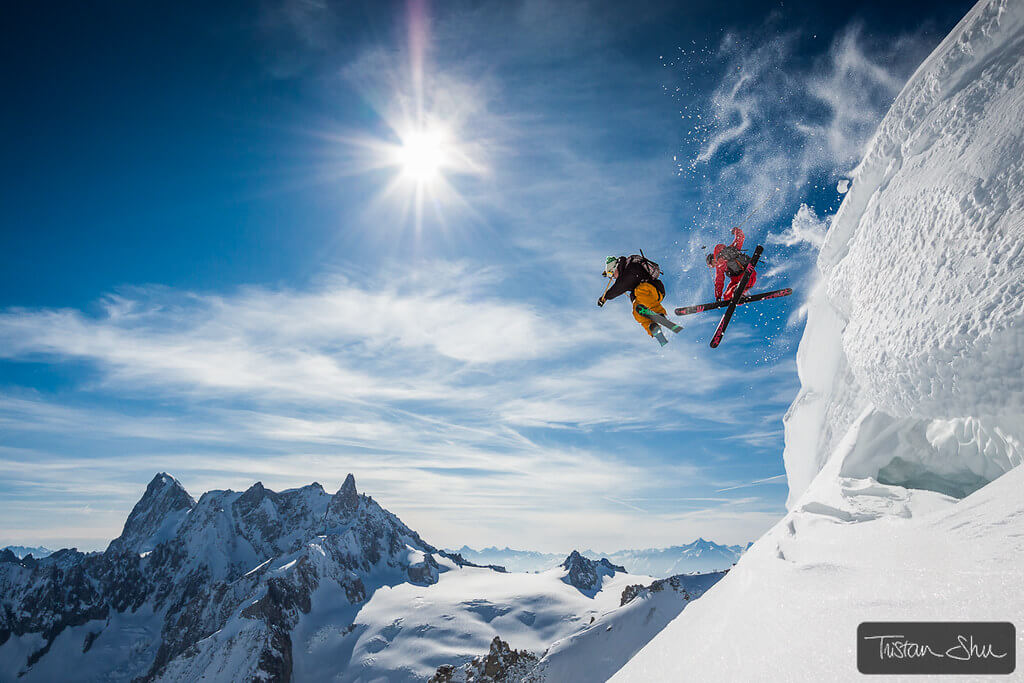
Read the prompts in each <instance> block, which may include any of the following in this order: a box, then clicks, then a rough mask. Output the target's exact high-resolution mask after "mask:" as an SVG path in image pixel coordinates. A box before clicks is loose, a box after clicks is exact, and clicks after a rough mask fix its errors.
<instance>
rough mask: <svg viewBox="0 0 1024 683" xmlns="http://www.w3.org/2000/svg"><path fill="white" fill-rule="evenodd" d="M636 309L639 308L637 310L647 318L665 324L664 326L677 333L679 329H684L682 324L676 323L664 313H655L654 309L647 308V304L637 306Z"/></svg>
mask: <svg viewBox="0 0 1024 683" xmlns="http://www.w3.org/2000/svg"><path fill="white" fill-rule="evenodd" d="M636 310H637V312H638V313H639V314H640V315H642V316H644V317H646V318H650V319H651V320H653V321H654V322H656V323H658V324H659V325H663V326H664V327H667V328H668V329H670V330H672V331H673V332H675V333H676V334H678V333H679V331H680V330H682V329H683V326H682V325H676V324H675V323H674V322H672V321H671V320H669V319H668V318H666V317H665V316H663V315H662V314H660V313H655V312H654V311H652V310H651V309H649V308H647V307H646V306H637V307H636Z"/></svg>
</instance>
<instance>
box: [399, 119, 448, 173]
mask: <svg viewBox="0 0 1024 683" xmlns="http://www.w3.org/2000/svg"><path fill="white" fill-rule="evenodd" d="M401 138H402V144H401V145H400V146H399V147H398V149H397V150H396V157H397V158H396V162H397V165H398V167H399V168H400V169H401V173H402V176H404V177H405V178H406V179H408V180H411V181H413V182H414V183H416V184H417V185H426V184H430V183H433V182H434V181H436V180H437V179H438V178H439V177H440V176H441V173H442V170H443V169H444V167H445V165H446V162H447V148H446V139H445V138H446V136H445V134H444V132H443V131H442V130H440V129H436V128H435V129H422V130H412V131H409V132H408V133H406V134H405V135H403V136H401Z"/></svg>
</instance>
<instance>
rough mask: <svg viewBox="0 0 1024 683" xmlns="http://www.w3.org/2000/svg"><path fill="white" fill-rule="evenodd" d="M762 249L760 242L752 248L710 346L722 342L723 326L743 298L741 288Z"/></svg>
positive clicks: (744, 285)
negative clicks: (752, 253) (751, 252)
mask: <svg viewBox="0 0 1024 683" xmlns="http://www.w3.org/2000/svg"><path fill="white" fill-rule="evenodd" d="M762 251H764V247H762V246H761V245H760V244H759V245H757V249H754V255H753V256H751V257H750V263H748V264H747V267H746V268H745V269H744V271H743V277H741V278H740V282H739V285H737V287H736V293H735V294H733V296H732V301H730V302H729V308H727V309H725V315H723V316H722V322H720V323H718V329H717V330H715V335H714V336H713V337H711V348H713V349H715V348H718V345H719V344H721V343H722V336H723V335H724V334H725V328H726V327H728V326H729V321H730V320H731V319H732V314H733V313H735V312H736V306H737V305H738V304H739V301H740V299H742V298H743V289H744V288H745V287H746V286H747V280H749V279H750V274H751V273H752V272H754V268H755V267H756V266H757V260H758V259H759V258H761V252H762Z"/></svg>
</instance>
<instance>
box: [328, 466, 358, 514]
mask: <svg viewBox="0 0 1024 683" xmlns="http://www.w3.org/2000/svg"><path fill="white" fill-rule="evenodd" d="M358 507H359V492H358V491H356V478H355V477H354V476H352V474H351V473H350V474H349V475H348V476H347V477H345V483H344V484H342V485H341V488H340V489H338V492H337V493H335V494H334V496H333V497H332V498H331V503H330V505H329V506H328V508H327V514H328V515H331V516H340V517H348V516H350V515H352V514H353V513H354V512H355V511H356V509H357V508H358Z"/></svg>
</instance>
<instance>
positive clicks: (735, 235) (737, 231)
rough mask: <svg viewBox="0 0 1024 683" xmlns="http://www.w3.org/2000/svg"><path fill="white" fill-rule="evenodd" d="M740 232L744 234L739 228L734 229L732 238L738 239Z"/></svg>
mask: <svg viewBox="0 0 1024 683" xmlns="http://www.w3.org/2000/svg"><path fill="white" fill-rule="evenodd" d="M740 232H742V231H741V230H740V229H739V228H733V229H732V236H733V237H737V236H738V235H739V233H740Z"/></svg>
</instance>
